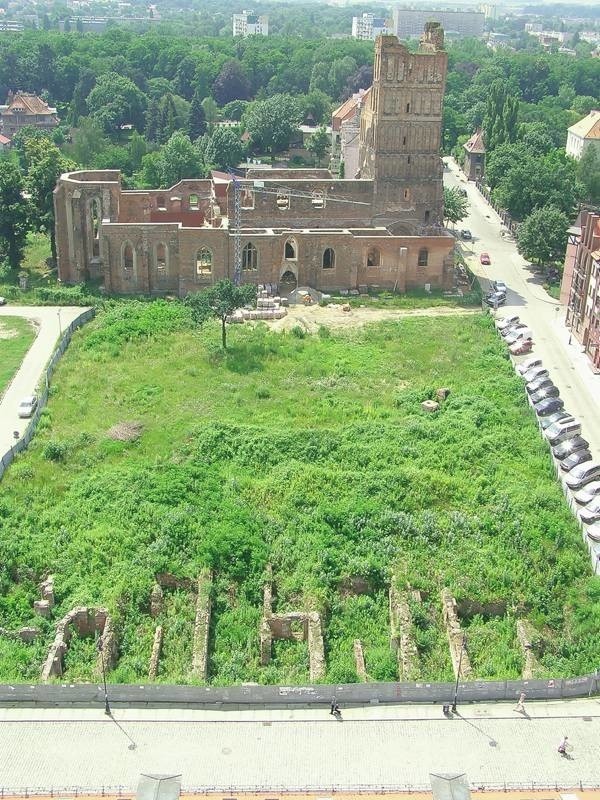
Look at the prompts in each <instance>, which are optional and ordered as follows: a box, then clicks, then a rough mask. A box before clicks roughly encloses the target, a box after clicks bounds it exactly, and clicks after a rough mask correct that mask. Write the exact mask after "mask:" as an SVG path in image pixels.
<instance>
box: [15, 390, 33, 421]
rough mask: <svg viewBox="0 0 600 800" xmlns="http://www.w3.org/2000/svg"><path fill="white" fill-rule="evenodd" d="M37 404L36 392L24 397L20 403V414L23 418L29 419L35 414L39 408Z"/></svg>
mask: <svg viewBox="0 0 600 800" xmlns="http://www.w3.org/2000/svg"><path fill="white" fill-rule="evenodd" d="M37 404H38V401H37V397H36V396H35V395H34V394H32V395H29V396H28V397H24V398H23V399H22V400H21V402H20V403H19V411H18V413H19V416H20V417H21V418H23V419H27V418H28V417H30V416H31V415H32V414H33V412H34V411H35V409H36V408H37Z"/></svg>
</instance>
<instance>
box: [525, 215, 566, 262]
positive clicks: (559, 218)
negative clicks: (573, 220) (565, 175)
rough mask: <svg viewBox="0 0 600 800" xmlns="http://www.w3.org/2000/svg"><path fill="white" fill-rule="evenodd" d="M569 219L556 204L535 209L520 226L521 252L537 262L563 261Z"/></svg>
mask: <svg viewBox="0 0 600 800" xmlns="http://www.w3.org/2000/svg"><path fill="white" fill-rule="evenodd" d="M568 228H569V219H568V217H567V215H566V214H565V213H564V212H562V211H561V210H560V209H558V208H556V206H544V208H537V209H536V210H535V211H533V212H532V213H531V214H530V215H529V216H528V217H527V218H526V219H525V220H524V221H523V224H522V225H520V226H519V230H518V232H517V245H518V248H519V252H520V253H521V255H523V256H524V257H525V258H527V259H529V260H530V261H534V262H535V263H537V264H549V263H551V262H556V261H562V260H563V258H564V257H565V248H566V246H567V230H568Z"/></svg>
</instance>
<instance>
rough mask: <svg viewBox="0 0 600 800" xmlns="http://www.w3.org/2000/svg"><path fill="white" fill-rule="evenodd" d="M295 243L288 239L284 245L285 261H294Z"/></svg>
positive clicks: (295, 256)
mask: <svg viewBox="0 0 600 800" xmlns="http://www.w3.org/2000/svg"><path fill="white" fill-rule="evenodd" d="M296 253H297V250H296V242H295V241H294V239H288V240H287V242H286V243H285V248H284V258H285V260H286V261H295V260H296V258H297V255H296Z"/></svg>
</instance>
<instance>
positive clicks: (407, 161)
mask: <svg viewBox="0 0 600 800" xmlns="http://www.w3.org/2000/svg"><path fill="white" fill-rule="evenodd" d="M406 163H407V164H410V156H408V158H407V159H406Z"/></svg>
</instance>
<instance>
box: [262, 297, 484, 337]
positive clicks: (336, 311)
mask: <svg viewBox="0 0 600 800" xmlns="http://www.w3.org/2000/svg"><path fill="white" fill-rule="evenodd" d="M474 313H480V312H479V309H475V310H471V309H465V308H451V307H449V306H448V307H446V306H437V307H434V308H416V309H405V310H402V309H386V308H368V307H366V306H365V307H364V308H352V309H351V310H350V311H343V310H342V306H341V305H339V304H337V303H332V304H331V305H329V306H290V308H289V309H288V314H287V316H286V317H284V318H283V319H278V320H273V321H272V322H271V321H268V322H267V325H269V326H270V327H272V328H273V330H276V331H289V330H291V329H292V328H294V327H296V326H299V327H301V328H303V329H304V330H305V331H306V332H307V333H316V332H317V331H318V330H319V328H320V327H321V326H322V325H324V326H326V327H328V328H338V329H340V328H352V327H360V326H362V325H368V324H369V323H372V322H381V321H382V320H388V319H401V318H403V317H447V316H459V315H465V314H474Z"/></svg>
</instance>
